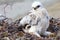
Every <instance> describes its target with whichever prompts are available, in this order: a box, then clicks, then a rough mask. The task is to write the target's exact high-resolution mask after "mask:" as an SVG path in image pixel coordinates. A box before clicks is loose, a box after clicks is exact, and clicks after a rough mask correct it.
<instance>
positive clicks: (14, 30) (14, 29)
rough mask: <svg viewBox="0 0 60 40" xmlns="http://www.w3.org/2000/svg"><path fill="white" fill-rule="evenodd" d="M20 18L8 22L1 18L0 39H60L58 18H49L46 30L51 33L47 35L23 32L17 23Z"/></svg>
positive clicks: (59, 20)
mask: <svg viewBox="0 0 60 40" xmlns="http://www.w3.org/2000/svg"><path fill="white" fill-rule="evenodd" d="M20 20H21V19H18V20H16V21H15V22H11V23H10V22H9V20H8V21H6V20H3V21H2V22H0V40H60V35H59V34H60V19H59V18H57V19H55V18H51V19H50V25H49V28H48V29H47V31H50V32H52V33H53V35H50V36H48V37H46V36H43V35H41V37H40V38H39V37H37V36H36V35H34V34H30V33H25V32H24V31H23V30H22V28H19V26H18V24H19V21H20ZM25 26H26V25H25Z"/></svg>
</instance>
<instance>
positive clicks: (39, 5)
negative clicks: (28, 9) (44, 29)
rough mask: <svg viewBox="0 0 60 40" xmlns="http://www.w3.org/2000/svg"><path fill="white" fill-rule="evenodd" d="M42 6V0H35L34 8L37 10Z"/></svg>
mask: <svg viewBox="0 0 60 40" xmlns="http://www.w3.org/2000/svg"><path fill="white" fill-rule="evenodd" d="M41 7H43V5H42V4H41V3H40V2H38V1H35V2H33V3H32V8H33V9H34V10H36V9H38V8H41Z"/></svg>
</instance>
